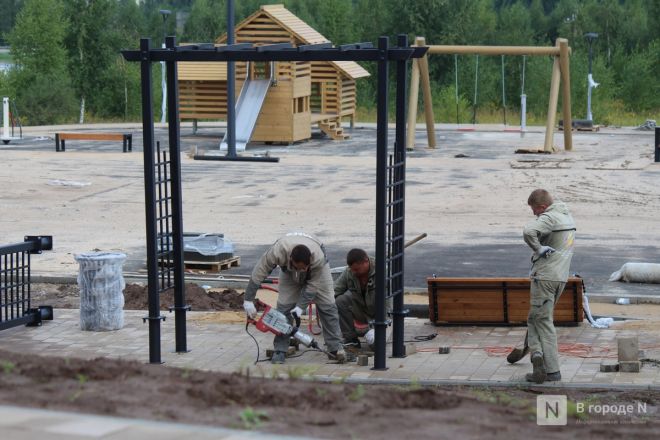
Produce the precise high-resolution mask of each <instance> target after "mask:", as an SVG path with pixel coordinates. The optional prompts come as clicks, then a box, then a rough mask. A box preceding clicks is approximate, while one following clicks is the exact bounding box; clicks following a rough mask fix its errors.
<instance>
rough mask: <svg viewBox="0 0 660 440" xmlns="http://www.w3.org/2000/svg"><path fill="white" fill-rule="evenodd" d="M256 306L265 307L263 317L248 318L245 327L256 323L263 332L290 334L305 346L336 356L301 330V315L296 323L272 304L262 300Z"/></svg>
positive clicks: (280, 334) (278, 334) (296, 318)
mask: <svg viewBox="0 0 660 440" xmlns="http://www.w3.org/2000/svg"><path fill="white" fill-rule="evenodd" d="M254 303H255V306H256V308H257V309H258V310H261V309H263V312H262V314H261V317H260V318H259V319H252V318H248V319H247V324H246V326H245V329H246V330H247V327H248V325H249V324H254V326H255V327H256V328H257V330H259V331H261V332H263V333H272V334H274V335H277V336H289V337H292V338H294V339H295V340H296V341H298V342H300V343H301V344H302V345H304V346H305V347H309V348H311V349H314V350H318V351H321V352H323V353H325V354H326V355H328V356H330V357H333V358H334V357H335V356H334V355H333V354H332V353H330V352H328V351H326V350H324V349H322V348H321V347H320V346H319V344H318V343H317V342H316V340H315V339H314V337H312V336H310V335H308V334H307V333H305V332H302V331H300V317H299V316H295V315H294V318H295V323H296V325H295V326H294V325H291V324H289V320H288V319H287V317H286V316H285V315H284V313H282V312H280V311H279V310H277V309H274V308H273V307H271V306H270V305H268V304H266V303H264V302H262V301H260V300H258V299H257V300H255V301H254ZM255 341H256V340H255Z"/></svg>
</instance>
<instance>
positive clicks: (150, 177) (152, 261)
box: [140, 38, 163, 364]
mask: <svg viewBox="0 0 660 440" xmlns="http://www.w3.org/2000/svg"><path fill="white" fill-rule="evenodd" d="M150 43H151V40H150V39H148V38H142V39H141V40H140V52H141V63H140V64H141V66H140V74H141V83H142V84H141V87H142V136H143V137H142V139H143V150H144V200H145V204H144V207H145V210H146V220H147V222H146V232H147V237H146V238H147V240H146V241H147V279H148V286H147V289H148V298H149V316H148V317H146V318H143V320H144V321H147V320H148V321H149V363H152V364H160V363H161V359H160V321H161V319H163V317H161V316H160V299H159V295H158V257H157V255H156V243H157V236H156V234H157V233H156V190H155V180H156V176H155V170H154V166H155V162H154V114H153V109H152V105H153V104H152V103H153V96H152V94H151V60H150V54H149V51H150Z"/></svg>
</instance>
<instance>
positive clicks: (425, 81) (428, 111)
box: [415, 37, 435, 148]
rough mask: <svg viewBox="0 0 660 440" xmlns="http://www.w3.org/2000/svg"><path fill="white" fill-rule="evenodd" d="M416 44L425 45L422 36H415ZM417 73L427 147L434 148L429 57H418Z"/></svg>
mask: <svg viewBox="0 0 660 440" xmlns="http://www.w3.org/2000/svg"><path fill="white" fill-rule="evenodd" d="M415 44H416V45H417V46H426V39H425V38H424V37H417V38H415ZM418 62H419V75H420V77H421V81H422V92H423V94H424V116H425V117H426V135H427V138H428V146H429V148H435V125H434V124H435V121H434V120H435V117H434V115H433V97H432V95H431V78H430V76H429V59H428V55H424V56H423V57H422V58H419V59H418Z"/></svg>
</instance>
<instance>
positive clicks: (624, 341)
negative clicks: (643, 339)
mask: <svg viewBox="0 0 660 440" xmlns="http://www.w3.org/2000/svg"><path fill="white" fill-rule="evenodd" d="M617 348H618V351H617V353H618V358H619V362H634V361H638V360H639V342H638V338H637V337H620V338H618V339H617Z"/></svg>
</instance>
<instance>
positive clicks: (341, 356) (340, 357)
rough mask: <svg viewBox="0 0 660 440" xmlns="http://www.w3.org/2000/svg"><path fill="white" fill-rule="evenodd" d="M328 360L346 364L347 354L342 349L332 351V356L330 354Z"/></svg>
mask: <svg viewBox="0 0 660 440" xmlns="http://www.w3.org/2000/svg"><path fill="white" fill-rule="evenodd" d="M328 359H330V360H334V361H337V363H338V364H345V363H346V352H345V351H344V349H343V348H340V349H339V350H337V351H331V352H330V354H328Z"/></svg>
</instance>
